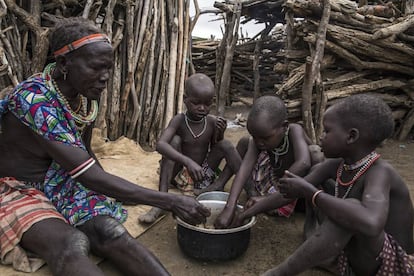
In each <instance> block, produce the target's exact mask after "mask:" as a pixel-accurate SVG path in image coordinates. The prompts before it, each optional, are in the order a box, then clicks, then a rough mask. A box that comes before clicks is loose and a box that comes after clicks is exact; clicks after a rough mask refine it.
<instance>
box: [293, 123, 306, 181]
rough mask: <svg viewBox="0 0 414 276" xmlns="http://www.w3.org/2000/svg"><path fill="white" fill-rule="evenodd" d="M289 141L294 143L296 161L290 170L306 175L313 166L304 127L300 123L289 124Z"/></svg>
mask: <svg viewBox="0 0 414 276" xmlns="http://www.w3.org/2000/svg"><path fill="white" fill-rule="evenodd" d="M289 141H290V142H291V143H292V145H293V148H294V154H295V162H294V163H293V164H292V165H291V166H290V167H289V169H288V171H290V172H291V173H294V174H296V175H299V176H305V175H306V174H307V173H308V171H309V169H310V167H311V156H310V153H309V147H308V143H307V142H306V135H305V132H304V130H303V128H302V127H301V126H300V125H298V124H290V125H289Z"/></svg>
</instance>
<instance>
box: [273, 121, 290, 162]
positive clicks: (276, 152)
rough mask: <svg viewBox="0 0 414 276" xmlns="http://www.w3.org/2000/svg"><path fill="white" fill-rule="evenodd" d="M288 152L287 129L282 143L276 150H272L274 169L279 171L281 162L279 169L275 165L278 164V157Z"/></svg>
mask: <svg viewBox="0 0 414 276" xmlns="http://www.w3.org/2000/svg"><path fill="white" fill-rule="evenodd" d="M288 151H289V128H288V129H287V130H286V132H285V136H284V137H283V143H282V145H280V146H279V147H277V148H274V149H272V153H273V156H274V158H275V160H274V167H275V168H276V169H280V168H281V167H282V164H281V163H282V162H280V164H279V167H276V165H277V164H278V162H279V157H280V156H282V155H285V154H286V153H288Z"/></svg>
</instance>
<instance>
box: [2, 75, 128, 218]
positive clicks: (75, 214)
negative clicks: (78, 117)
mask: <svg viewBox="0 0 414 276" xmlns="http://www.w3.org/2000/svg"><path fill="white" fill-rule="evenodd" d="M49 78H50V76H48V75H47V74H43V75H35V76H33V77H31V78H29V79H28V80H26V81H24V82H22V83H20V84H19V85H18V86H17V87H16V88H15V89H14V90H13V92H12V93H11V94H9V95H8V96H7V97H6V98H5V99H4V100H2V101H0V119H1V115H2V114H4V113H5V112H12V113H13V114H14V115H15V116H16V117H17V118H18V119H19V120H20V121H21V122H22V123H23V124H25V125H26V126H28V127H29V128H31V129H32V130H33V131H34V132H36V133H37V134H39V135H41V136H42V137H43V138H45V139H48V140H50V141H58V142H61V143H64V144H67V145H70V146H73V147H78V148H81V149H83V150H86V148H85V146H84V144H83V142H82V139H81V135H80V133H79V131H78V129H77V127H76V125H75V121H74V120H73V118H72V115H71V114H70V112H69V110H68V109H67V107H66V106H65V104H64V103H63V102H62V101H61V100H60V99H59V97H58V96H57V94H56V93H55V92H54V91H53V90H52V89H50V87H48V85H47V81H48V80H50V79H49ZM35 188H37V189H39V190H41V191H42V192H44V193H45V195H46V196H47V197H48V198H49V200H51V201H52V203H53V204H54V206H55V207H56V209H57V210H58V211H59V212H60V213H61V214H62V215H63V216H64V217H65V218H66V219H67V220H68V221H69V223H70V224H72V225H75V226H76V225H81V224H83V223H85V222H86V221H88V220H90V219H91V218H92V217H94V216H97V215H109V216H111V217H113V218H115V219H117V220H119V221H120V222H124V221H125V220H126V218H127V212H126V210H125V209H123V208H122V206H121V204H120V203H119V202H116V201H115V200H114V199H112V198H109V197H106V196H104V195H101V194H98V193H96V192H94V191H91V190H89V189H88V188H86V187H84V186H83V185H82V184H81V183H80V182H78V181H76V180H74V179H72V178H71V177H70V176H69V174H68V172H67V171H66V170H65V169H64V168H62V167H61V166H60V165H59V164H58V163H57V162H55V161H52V163H51V164H50V167H49V169H48V171H47V174H46V177H45V179H44V182H43V183H41V184H40V185H39V186H37V187H35Z"/></svg>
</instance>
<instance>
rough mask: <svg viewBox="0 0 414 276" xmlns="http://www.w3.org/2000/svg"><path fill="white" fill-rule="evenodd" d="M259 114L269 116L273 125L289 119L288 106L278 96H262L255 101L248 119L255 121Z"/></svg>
mask: <svg viewBox="0 0 414 276" xmlns="http://www.w3.org/2000/svg"><path fill="white" fill-rule="evenodd" d="M259 115H266V116H268V118H269V122H271V123H272V126H278V125H280V123H282V122H283V121H285V120H286V119H287V108H286V105H285V103H284V102H283V101H282V99H280V98H279V97H277V96H270V95H267V96H261V97H259V98H257V99H256V100H255V101H254V103H253V106H252V108H251V110H250V112H249V116H248V117H247V121H248V122H249V121H250V122H254V121H255V120H256V119H257V118H258V117H259Z"/></svg>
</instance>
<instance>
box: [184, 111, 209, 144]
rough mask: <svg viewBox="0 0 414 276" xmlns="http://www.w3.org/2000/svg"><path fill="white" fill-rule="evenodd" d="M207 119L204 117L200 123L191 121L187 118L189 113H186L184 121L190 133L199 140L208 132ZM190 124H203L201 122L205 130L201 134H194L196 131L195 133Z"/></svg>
mask: <svg viewBox="0 0 414 276" xmlns="http://www.w3.org/2000/svg"><path fill="white" fill-rule="evenodd" d="M206 117H207V116H204V117H203V118H202V119H200V120H199V121H195V120H191V119H189V118H188V116H187V113H185V114H184V121H185V125H186V126H187V128H188V130H189V131H190V133H191V135H193V137H194V139H197V138H199V137H200V136H201V135H203V134H204V132H205V131H206V128H207V119H206ZM189 122H192V123H201V122H204V126H203V129H202V130H201V131H200V133H199V134H195V133H194V131H193V129H192V128H191V127H190V124H189Z"/></svg>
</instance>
